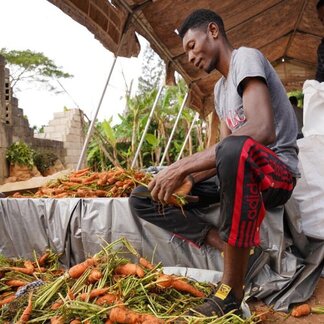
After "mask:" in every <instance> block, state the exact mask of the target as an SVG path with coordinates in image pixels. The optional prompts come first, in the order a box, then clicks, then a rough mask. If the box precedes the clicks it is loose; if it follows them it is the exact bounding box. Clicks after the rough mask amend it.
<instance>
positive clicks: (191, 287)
mask: <svg viewBox="0 0 324 324" xmlns="http://www.w3.org/2000/svg"><path fill="white" fill-rule="evenodd" d="M46 255H47V257H45V256H46ZM126 255H128V256H130V258H126V257H125V256H126ZM51 260H52V259H51V254H50V253H49V252H48V251H47V252H46V253H44V255H43V256H42V257H35V260H33V261H27V260H17V261H12V260H9V259H7V260H5V261H3V262H1V258H0V274H1V276H0V278H1V279H0V292H1V295H0V318H1V320H3V322H5V321H13V322H15V323H27V322H28V323H40V322H42V323H43V322H46V321H50V322H51V323H53V324H55V323H56V324H58V323H62V324H64V323H74V324H76V323H81V322H82V323H110V324H114V323H130V324H131V323H134V324H135V323H143V324H149V323H150V324H162V323H172V322H174V321H175V320H176V319H178V318H179V316H181V314H183V313H185V312H186V311H187V310H188V309H189V308H191V307H193V306H194V305H196V304H197V303H201V302H203V298H202V297H203V296H205V295H208V294H209V293H210V292H211V290H212V287H211V285H210V284H208V283H201V282H194V281H192V280H190V279H188V278H185V277H181V278H180V277H177V276H173V275H172V276H171V275H165V274H163V268H162V266H161V265H160V264H158V265H153V264H152V263H151V262H149V261H148V260H147V259H145V258H143V257H141V256H139V254H138V253H137V252H136V250H135V249H134V248H133V247H132V246H131V245H130V243H129V242H128V241H127V240H126V239H124V238H120V239H119V240H117V241H115V242H113V243H110V244H108V245H107V246H105V247H103V249H102V250H101V251H100V252H98V253H97V254H95V255H94V256H92V257H89V258H87V259H86V260H85V261H83V262H81V263H79V264H77V265H74V266H73V267H71V268H70V269H67V270H65V269H60V268H57V263H55V264H54V263H53V262H52V261H51ZM31 265H32V266H33V271H31ZM22 269H27V270H28V269H30V270H29V272H28V271H26V270H22ZM40 269H41V271H40ZM59 270H60V271H59ZM14 280H16V281H20V282H16V283H13V282H10V281H14ZM35 280H37V282H39V281H40V280H41V281H42V282H43V284H42V285H37V286H35V287H34V286H33V282H34V281H35ZM22 285H23V286H22ZM26 287H29V288H30V289H25V288H26ZM23 290H26V291H25V292H24V293H19V292H21V291H23ZM228 316H231V315H227V317H226V320H227V321H228ZM196 320H197V323H198V322H199V323H204V322H206V323H213V321H214V320H216V319H215V318H203V319H202V318H197V319H196ZM187 322H191V323H194V321H193V318H190V317H183V321H182V323H187ZM242 322H243V320H240V319H239V318H237V317H235V316H233V322H231V323H242ZM215 323H216V322H215ZM217 323H221V319H219V318H218V319H217ZM250 323H253V321H250Z"/></svg>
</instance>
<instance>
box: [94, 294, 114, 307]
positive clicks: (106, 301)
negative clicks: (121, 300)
mask: <svg viewBox="0 0 324 324" xmlns="http://www.w3.org/2000/svg"><path fill="white" fill-rule="evenodd" d="M117 300H118V297H117V296H116V295H115V294H106V295H103V296H101V297H99V298H98V299H97V300H96V304H97V305H99V306H102V305H111V304H113V303H114V302H115V301H117Z"/></svg>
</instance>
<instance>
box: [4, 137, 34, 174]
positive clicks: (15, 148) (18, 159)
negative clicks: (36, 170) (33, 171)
mask: <svg viewBox="0 0 324 324" xmlns="http://www.w3.org/2000/svg"><path fill="white" fill-rule="evenodd" d="M34 154H35V151H34V150H33V149H32V148H31V147H30V146H29V145H27V144H26V143H25V142H23V141H18V142H15V143H13V144H12V145H10V146H9V147H8V148H7V150H6V159H7V160H8V161H9V162H10V164H18V165H20V166H28V167H30V168H32V167H33V166H34Z"/></svg>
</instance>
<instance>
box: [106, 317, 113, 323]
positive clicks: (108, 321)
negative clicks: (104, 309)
mask: <svg viewBox="0 0 324 324" xmlns="http://www.w3.org/2000/svg"><path fill="white" fill-rule="evenodd" d="M105 324H114V322H112V321H111V320H110V319H109V318H108V319H107V320H106V321H105Z"/></svg>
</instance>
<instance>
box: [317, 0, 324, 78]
mask: <svg viewBox="0 0 324 324" xmlns="http://www.w3.org/2000/svg"><path fill="white" fill-rule="evenodd" d="M316 9H317V14H318V18H319V20H320V21H321V22H322V24H323V25H324V0H320V1H318V3H317V5H316ZM315 79H316V80H317V81H318V82H324V38H322V42H321V43H320V44H319V46H318V49H317V70H316V77H315Z"/></svg>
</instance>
